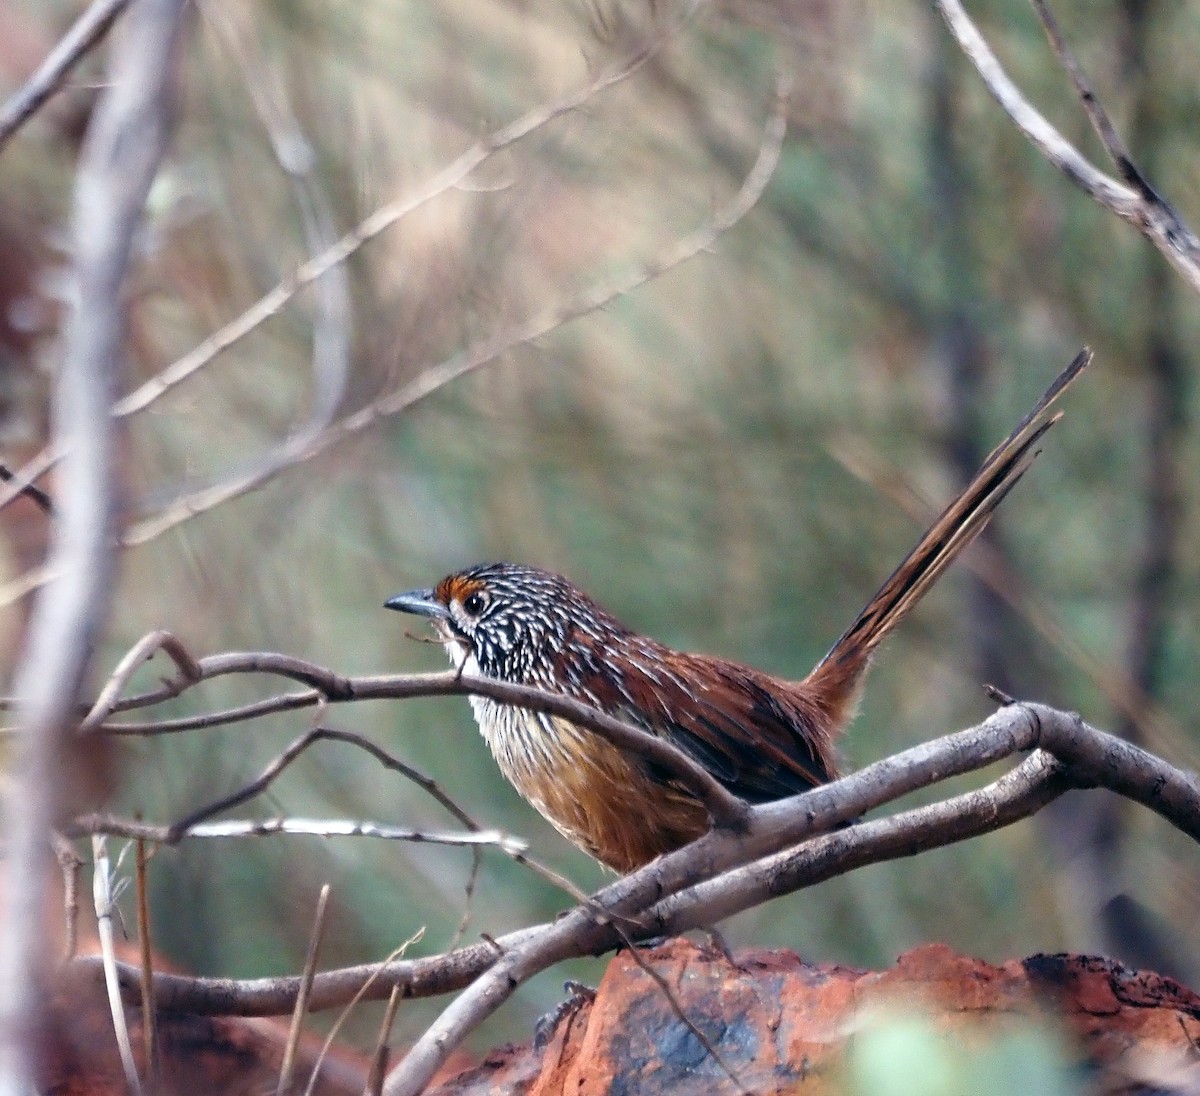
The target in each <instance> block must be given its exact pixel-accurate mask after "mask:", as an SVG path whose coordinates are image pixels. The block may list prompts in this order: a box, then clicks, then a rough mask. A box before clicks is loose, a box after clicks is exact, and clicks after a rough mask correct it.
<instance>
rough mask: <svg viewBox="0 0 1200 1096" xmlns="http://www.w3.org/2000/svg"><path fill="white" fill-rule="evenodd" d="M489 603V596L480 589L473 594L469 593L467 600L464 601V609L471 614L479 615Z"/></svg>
mask: <svg viewBox="0 0 1200 1096" xmlns="http://www.w3.org/2000/svg"><path fill="white" fill-rule="evenodd" d="M486 605H487V598H485V597H484V596H483V594H481V593H479V592H478V591H477V592H476V593H473V594H468V595H467V598H466V600H465V601H464V602H463V603H462V606H463V609H464V610H465V611H466V612H467V613H469V614H470V615H471V616H478V615H479V614H480V613H482V612H483V610H484V607H485V606H486Z"/></svg>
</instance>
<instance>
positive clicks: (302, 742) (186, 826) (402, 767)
mask: <svg viewBox="0 0 1200 1096" xmlns="http://www.w3.org/2000/svg"><path fill="white" fill-rule="evenodd" d="M324 741H330V742H344V743H346V744H347V745H350V746H355V747H357V748H358V749H360V750H364V751H365V752H366V753H369V754H370V755H371V756H372V757H373V758H375V760H376V761H378V762H379V763H380V764H381V765H383V766H384V768H386V769H391V770H392V771H393V772H398V773H400V774H401V775H402V776H403V777H405V779H407V780H410V781H412V782H413V783H414V784H416V785H417V786H418V787H419V788H421V790H422V791H424V792H426V793H427V794H428V795H430V796H432V797H433V798H434V799H436V800H437V802H438V803H439V804H440V805H441V806H442V807H444V808H445V809H446V811H447V812H449V813H450V814H451V815H452V816H453V817H454V818H455V819H456V820H457V821H459V822H461V823H462V824H463V825H464V826H465V827H466V828H467V829H468V830H471V831H473V832H479V831H480V830H481V829H482V827H480V825H479V824H478V823H477V822H476V821H475V820H474V819H473V818H472V817H471V816H470V815H469V814H467V812H466V811H464V810H463V809H462V808H461V807H460V806H459V805H458V804H457V803H455V802H454V800H453V799H451V798H450V797H449V796H448V795H446V793H445V792H443V791H442V789H441V788H440V787H439V786H438V785H437V783H436V782H435V781H433V780H430V779H429V777H427V776H425V775H424V774H423V773H420V772H418V771H417V770H416V769H414V768H413V767H412V766H411V765H407V764H405V763H404V762H403V761H401V760H400V759H399V758H398V757H395V756H394V755H393V754H390V753H388V752H387V750H385V749H383V748H382V747H381V746H377V745H376V744H375V743H374V742H372V741H371V740H370V739H368V738H365V737H363V736H362V735H360V734H355V733H354V732H353V731H340V730H335V729H333V728H331V727H314V728H313V729H312V730H310V731H308V732H306V733H305V734H303V735H301V736H300V737H299V738H297V739H296V740H295V741H294V742H292V743H291V744H290V745H289V746H288V747H287V748H286V749H285V750H284V751H283V752H282V753H281V754H279V755H278V756H277V757H276V758H275V759H274V760H272V761H271V762H270V763H269V764H268V765H267V767H266V768H265V769H264V770H263V771H262V773H261V774H259V776H258V777H257V778H256V779H254V780H252V781H251V782H250V783H249V784H247V785H245V786H244V787H242V788H240V789H238V790H237V791H236V792H232V793H231V794H230V795H227V796H225V797H223V798H221V799H219V800H217V801H216V802H214V803H210V804H208V805H207V806H205V807H201V808H199V809H198V810H196V811H194V812H193V813H192V814H190V815H188V816H187V817H186V818H183V819H181V820H180V821H178V822H175V823H174V824H173V825H172V826H171V830H172V832H174V833H179V834H182V833H184V832H185V831H187V830H191V829H193V828H194V827H195V826H196V825H197V824H199V823H200V822H203V821H204V820H205V819H208V818H212V817H213V816H214V815H218V814H221V813H222V812H224V811H227V810H229V809H230V808H231V807H236V806H239V805H241V804H242V803H245V802H246V801H247V800H250V799H253V798H254V797H255V796H257V795H260V794H261V793H262V792H263V791H265V790H266V789H267V787H269V786H270V784H271V783H272V782H273V781H274V780H275V778H276V777H278V776H279V775H280V773H282V772H283V771H284V769H286V768H287V767H288V766H289V765H290V764H291V763H292V762H293V761H295V760H296V759H297V758H298V757H299V756H300V755H301V754H302V753H304V751H305V750H307V749H308V748H309V747H310V746H313V745H315V744H316V743H317V742H324Z"/></svg>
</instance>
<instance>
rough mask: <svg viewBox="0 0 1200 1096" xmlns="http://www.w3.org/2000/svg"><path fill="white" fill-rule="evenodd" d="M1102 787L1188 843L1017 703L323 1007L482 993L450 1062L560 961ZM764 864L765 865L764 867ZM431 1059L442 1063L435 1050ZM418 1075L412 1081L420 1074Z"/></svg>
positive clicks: (1181, 785) (1156, 803) (318, 987)
mask: <svg viewBox="0 0 1200 1096" xmlns="http://www.w3.org/2000/svg"><path fill="white" fill-rule="evenodd" d="M1039 746H1040V747H1041V749H1040V751H1039V752H1035V753H1034V754H1033V755H1032V756H1031V757H1029V758H1027V759H1026V760H1025V761H1023V762H1022V763H1021V764H1019V765H1018V766H1017V767H1016V768H1015V769H1013V770H1012V771H1011V772H1009V773H1008V774H1006V775H1005V776H1003V777H1001V778H1000V779H999V780H997V781H995V782H994V783H992V784H991V785H989V786H987V787H985V788H982V789H980V790H978V791H974V792H968V793H965V794H964V795H960V796H956V797H953V798H951V799H949V800H946V801H944V802H942V803H936V804H933V805H931V806H929V807H920V808H917V809H915V810H912V811H908V812H904V813H902V814H899V815H895V816H893V817H890V818H884V819H879V820H874V821H870V822H860V823H856V824H854V825H852V826H849V827H848V828H845V829H841V830H836V831H835V832H831V830H832V828H833V827H835V826H836V825H837V824H838V823H839V822H845V821H847V820H849V819H851V818H853V817H855V816H856V815H859V814H862V813H863V812H864V811H866V810H869V809H871V808H872V807H874V806H878V805H881V804H882V803H884V802H888V801H890V800H892V799H895V798H897V797H899V796H900V795H904V794H908V793H909V792H911V791H913V790H916V789H917V788H919V787H924V786H928V785H930V784H933V783H936V782H938V781H940V780H942V779H946V778H948V777H950V776H954V775H959V774H961V773H964V772H968V771H971V770H973V769H978V768H981V767H983V766H984V765H987V764H990V763H992V762H993V761H996V760H999V759H1001V758H1004V757H1007V756H1010V755H1011V754H1012V753H1015V752H1020V751H1024V750H1030V749H1037V748H1038V747H1039ZM1053 750H1061V752H1062V755H1063V758H1056V759H1055V760H1053V761H1052V760H1050V758H1049V757H1048V754H1049V753H1050V752H1051V751H1053ZM1076 759H1077V760H1078V761H1079V763H1081V764H1082V765H1083V766H1084V767H1083V769H1082V771H1081V772H1080V773H1079V774H1076V773H1075V772H1073V771H1072V768H1071V766H1072V765H1073V764H1075V763H1076ZM1093 770H1094V771H1093ZM1093 779H1096V780H1097V781H1098V783H1099V784H1101V785H1102V786H1105V787H1110V788H1114V789H1115V790H1118V791H1120V792H1121V794H1126V795H1132V796H1134V797H1135V798H1137V799H1138V800H1139V801H1141V802H1146V803H1147V804H1148V805H1151V806H1152V807H1153V808H1154V809H1159V810H1160V813H1163V814H1164V817H1168V819H1169V820H1170V821H1172V822H1173V823H1174V824H1176V825H1180V826H1181V828H1184V829H1185V831H1186V832H1191V828H1192V825H1193V823H1192V821H1191V820H1194V819H1195V818H1196V817H1197V816H1200V786H1198V785H1197V782H1196V780H1195V778H1194V777H1191V776H1189V775H1187V774H1185V773H1182V772H1181V771H1180V770H1178V769H1175V768H1174V767H1173V766H1170V765H1167V764H1166V763H1165V762H1162V761H1160V760H1158V759H1156V758H1153V757H1151V756H1150V755H1148V754H1146V753H1145V752H1144V751H1140V750H1137V749H1135V748H1130V747H1127V746H1126V744H1124V743H1121V742H1120V741H1119V740H1115V739H1113V738H1112V736H1109V735H1104V734H1102V733H1100V732H1097V731H1095V730H1094V729H1092V728H1090V727H1087V726H1086V725H1085V724H1082V723H1081V722H1080V721H1079V719H1078V717H1077V716H1074V715H1069V714H1067V713H1062V712H1057V711H1054V710H1052V709H1048V708H1044V707H1041V706H1039V705H1022V704H1016V705H1013V706H1011V707H1008V708H1005V709H1004V710H1003V711H1001V712H998V713H996V714H995V715H993V716H992V717H991V718H990V719H989V720H987V721H986V722H985V723H983V724H981V725H980V726H978V727H974V728H971V729H970V730H967V731H961V732H958V733H957V734H954V735H949V736H947V737H945V738H942V739H939V740H937V741H935V742H931V743H927V744H925V745H923V746H919V747H916V748H914V749H912V750H907V751H904V752H903V753H901V754H898V755H897V756H895V757H892V758H888V759H885V760H884V761H880V762H877V763H875V764H874V765H871V766H868V767H867V768H865V769H863V770H861V771H860V772H858V773H855V774H853V775H851V776H848V777H845V778H843V779H842V780H839V781H836V782H835V783H833V784H828V785H825V786H823V787H821V788H817V789H814V790H813V791H811V792H807V793H805V794H804V795H802V796H797V797H795V798H793V799H790V800H783V801H780V802H778V803H772V804H767V805H764V806H763V807H759V808H755V810H754V819H753V823H754V824H753V826H752V829H751V831H750V832H749V833H748V834H746V835H744V836H737V835H731V834H729V833H725V832H721V831H713V832H711V833H709V834H708V835H706V836H705V837H703V838H701V839H700V840H698V841H696V842H695V843H693V844H692V845H690V846H688V847H687V848H686V849H682V850H680V851H679V852H676V853H673V854H671V855H670V856H668V857H664V858H663V859H662V860H660V861H657V862H655V863H654V864H651V865H648V866H647V867H646V868H644V869H642V870H641V871H639V872H636V873H634V874H633V875H630V876H628V877H626V878H624V879H620V880H617V881H616V882H614V883H612V884H611V885H609V886H608V887H605V888H604V889H603V890H601V891H600V892H598V893H597V894H596V895H594V896H593V897H592V898H591V899H589V900H588V902H587V904H586V906H585V905H581V906H580V908H578V909H576V910H573V911H571V912H570V913H568V914H566V915H565V916H563V917H562V918H560V919H559V920H558V921H556V922H554V923H553V924H547V925H540V926H535V927H532V928H528V929H522V930H520V931H518V932H515V933H510V934H509V935H507V936H504V937H501V938H499V939H498V940H496V941H495V942H490V941H489V942H484V943H481V944H476V945H472V946H470V947H466V948H461V949H458V950H456V951H453V952H450V953H448V954H445V955H441V956H435V957H430V958H427V959H418V960H412V961H402V962H399V963H393V964H385V965H384V966H383V967H380V966H379V965H378V964H376V965H369V966H361V967H353V968H346V969H343V970H338V971H329V972H326V973H324V974H321V975H318V976H317V978H316V980H315V981H314V984H313V996H312V1001H311V1007H312V1008H313V1009H322V1008H329V1007H332V1006H336V1005H344V1004H345V1003H346V1002H347V1001H349V1000H350V999H351V998H352V997H353V996H354V995H355V994H356V993H358V992H360V991H362V990H363V986H364V984H365V982H366V981H367V980H368V979H374V983H373V987H372V988H371V990H370V992H369V993H367V994H364V996H369V997H371V998H372V999H383V998H385V997H387V996H388V995H389V994H390V993H391V992H392V991H393V990H394V989H398V990H399V992H400V993H401V994H402V995H403V996H406V997H424V996H432V995H436V994H444V993H450V992H454V991H456V990H460V989H463V988H464V987H466V986H469V985H470V986H472V989H471V990H470V991H469V992H470V997H469V999H467V1000H464V999H463V998H460V1000H459V1002H456V1003H455V1005H454V1006H452V1008H451V1010H448V1011H447V1013H446V1014H445V1015H444V1017H443V1020H442V1021H440V1022H439V1025H438V1026H437V1027H436V1028H435V1029H432V1030H431V1032H430V1033H428V1034H427V1036H426V1038H425V1039H423V1040H422V1043H421V1044H419V1048H420V1049H421V1052H422V1054H423V1055H428V1053H429V1050H428V1048H429V1047H430V1041H431V1040H433V1039H434V1038H436V1037H437V1035H438V1033H439V1032H440V1033H442V1034H443V1035H444V1036H445V1038H446V1039H447V1040H449V1041H448V1042H446V1043H445V1044H444V1047H445V1049H447V1050H448V1049H449V1047H450V1046H451V1045H452V1044H453V1042H454V1040H456V1039H457V1038H459V1037H460V1036H461V1035H462V1034H464V1033H465V1030H464V1027H466V1028H469V1027H470V1026H471V1025H472V1022H477V1021H478V1019H480V1018H482V1016H483V1015H485V1014H486V1013H487V1012H489V1011H491V1010H492V1009H493V1008H495V1007H498V1006H499V1004H500V1003H501V1002H502V1001H503V999H504V998H505V997H507V995H508V993H509V992H511V989H512V988H513V985H514V984H516V983H510V979H516V982H517V983H519V982H520V981H522V980H524V978H526V977H528V976H529V975H530V974H531V973H533V972H534V971H535V970H540V969H544V968H545V967H546V966H548V965H550V964H551V963H553V962H556V961H558V959H561V958H566V957H570V956H580V955H588V954H598V953H599V952H601V951H603V950H605V949H607V948H611V947H613V946H616V945H617V944H618V943H620V942H621V940H622V937H625V936H630V937H631V938H634V939H636V938H640V937H643V936H646V935H654V934H658V933H660V932H662V931H663V930H664V929H667V930H669V931H676V930H681V929H683V928H688V927H695V926H697V925H702V924H711V923H712V922H713V921H715V920H717V919H718V918H720V917H724V916H728V915H729V914H731V913H733V912H736V911H738V910H740V909H745V908H748V907H749V906H751V905H754V904H756V903H758V902H761V901H763V900H764V899H765V898H767V897H771V896H773V895H776V894H780V893H784V892H785V891H788V890H794V889H796V888H798V887H803V886H810V885H813V884H815V883H817V882H820V881H822V880H824V879H827V878H830V877H831V876H833V875H837V874H841V873H842V872H843V871H845V870H849V869H850V868H853V867H858V866H861V865H863V864H867V863H874V862H877V861H881V860H887V859H894V858H895V857H897V856H907V855H912V854H914V853H915V852H917V851H920V850H922V849H925V848H932V847H936V846H938V845H943V844H948V843H951V842H954V841H960V840H964V839H967V838H969V837H973V836H976V835H977V834H980V833H984V832H988V831H990V830H994V829H997V828H999V827H1000V826H1004V825H1008V824H1010V823H1011V822H1013V821H1015V820H1017V819H1019V818H1023V817H1026V816H1027V815H1029V814H1031V813H1033V812H1034V811H1036V810H1037V809H1038V808H1039V807H1040V806H1041V805H1043V804H1044V803H1046V802H1049V801H1050V800H1051V799H1053V798H1054V797H1055V796H1057V795H1059V794H1061V792H1062V791H1063V790H1065V788H1067V787H1069V786H1077V785H1079V784H1081V783H1089V782H1091V781H1092V780H1093ZM780 850H785V851H783V852H781V851H780ZM764 856H765V857H767V859H765V860H762V861H761V862H759V863H754V861H755V860H756V858H758V857H764ZM743 865H749V866H743ZM614 922H616V924H614ZM621 922H624V923H626V924H631V925H636V926H638V927H637V929H636V932H634V933H632V934H629V933H626V932H625V931H624V930H619V928H618V925H619V924H620V923H621ZM80 962H88V960H80ZM121 981H122V990H123V992H124V993H125V994H126V997H127V999H128V1000H130V1001H135V1002H136V1001H137V1000H138V992H139V991H138V981H137V971H136V969H135V968H127V969H122V971H121ZM154 985H155V993H156V996H157V997H158V1000H159V1003H160V1007H162V1008H164V1009H171V1010H177V1011H188V1012H196V1013H205V1014H230V1015H279V1014H282V1013H286V1012H288V1011H290V1009H291V1008H292V1007H293V1005H294V1002H295V994H296V991H297V987H298V980H297V979H296V978H271V979H257V980H253V981H247V982H237V981H233V980H229V979H191V978H181V977H179V976H174V975H165V974H157V975H155V980H154ZM505 987H507V988H505ZM466 996H467V995H464V997H466ZM433 1050H434V1051H435V1053H434V1057H436V1047H434V1048H433ZM418 1061H420V1062H422V1063H423V1065H422V1067H421V1068H422V1069H423V1068H426V1067H428V1066H429V1064H430V1059H429V1058H428V1057H427V1056H423V1057H421V1058H419V1059H418ZM407 1076H408V1077H409V1078H410V1080H411V1079H413V1078H414V1077H415V1076H416V1074H415V1073H413V1072H410V1073H408V1074H407Z"/></svg>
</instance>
